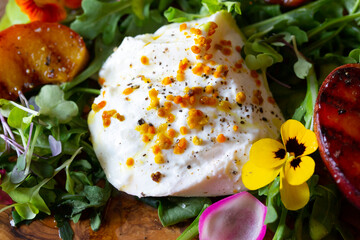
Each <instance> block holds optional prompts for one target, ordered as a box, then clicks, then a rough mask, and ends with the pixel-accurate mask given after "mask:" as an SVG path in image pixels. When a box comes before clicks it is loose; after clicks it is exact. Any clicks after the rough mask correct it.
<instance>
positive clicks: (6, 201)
mask: <svg viewBox="0 0 360 240" xmlns="http://www.w3.org/2000/svg"><path fill="white" fill-rule="evenodd" d="M5 175H6V171H5V169H0V184H1V182H2V179H4V177H5ZM13 203H14V201H13V200H12V199H11V197H10V196H9V195H8V194H7V193H6V192H4V191H3V190H1V189H0V204H3V205H11V204H13Z"/></svg>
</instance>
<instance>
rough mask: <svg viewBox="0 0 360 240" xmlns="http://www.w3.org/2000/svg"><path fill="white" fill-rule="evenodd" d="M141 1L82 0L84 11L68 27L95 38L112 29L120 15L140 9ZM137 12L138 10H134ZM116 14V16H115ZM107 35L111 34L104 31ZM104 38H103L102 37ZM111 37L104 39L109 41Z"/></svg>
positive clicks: (86, 36) (82, 34) (87, 36)
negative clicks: (107, 0) (106, 0)
mask: <svg viewBox="0 0 360 240" xmlns="http://www.w3.org/2000/svg"><path fill="white" fill-rule="evenodd" d="M141 4H142V1H135V0H121V1H117V2H102V1H98V0H83V2H82V7H83V10H84V13H83V14H82V15H81V16H78V17H76V20H75V21H74V22H73V23H72V24H71V25H70V27H71V28H72V29H73V30H74V31H76V32H77V33H79V34H80V35H81V36H83V37H85V38H88V39H95V38H96V37H97V36H99V35H100V34H102V33H104V32H106V31H109V29H111V30H112V29H114V25H116V24H117V21H116V20H117V19H119V18H120V17H121V16H122V15H124V14H128V13H131V12H132V9H140V8H142V7H141ZM136 12H137V13H138V14H139V11H136ZM116 16H117V17H116ZM105 35H107V36H112V34H109V33H105ZM104 40H105V39H104ZM112 40H113V39H111V38H109V39H106V40H105V42H107V43H110V42H112Z"/></svg>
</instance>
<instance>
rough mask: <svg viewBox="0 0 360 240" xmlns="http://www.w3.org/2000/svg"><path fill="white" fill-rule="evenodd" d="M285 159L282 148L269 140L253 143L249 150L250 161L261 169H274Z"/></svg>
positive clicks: (284, 152) (278, 143) (277, 143)
mask: <svg viewBox="0 0 360 240" xmlns="http://www.w3.org/2000/svg"><path fill="white" fill-rule="evenodd" d="M285 159H286V150H285V148H284V146H283V145H282V144H281V143H280V142H278V141H276V140H274V139H271V138H263V139H261V140H259V141H257V142H255V143H254V144H253V145H252V146H251V149H250V161H251V162H253V163H254V164H256V165H257V166H258V167H262V168H276V167H279V166H280V165H282V164H283V163H284V162H285Z"/></svg>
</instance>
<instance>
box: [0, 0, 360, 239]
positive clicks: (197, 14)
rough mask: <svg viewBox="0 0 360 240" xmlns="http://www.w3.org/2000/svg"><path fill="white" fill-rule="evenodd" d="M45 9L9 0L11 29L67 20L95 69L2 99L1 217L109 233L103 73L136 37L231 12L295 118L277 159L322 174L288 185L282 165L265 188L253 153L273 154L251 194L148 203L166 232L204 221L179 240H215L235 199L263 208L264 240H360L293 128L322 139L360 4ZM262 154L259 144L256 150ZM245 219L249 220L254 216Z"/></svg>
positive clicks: (6, 20) (193, 0)
mask: <svg viewBox="0 0 360 240" xmlns="http://www.w3.org/2000/svg"><path fill="white" fill-rule="evenodd" d="M38 2H40V1H37V0H27V1H22V0H9V2H8V4H7V7H6V12H5V15H4V16H3V17H2V20H1V22H0V30H4V29H6V28H8V27H10V26H12V25H14V24H20V23H24V24H25V23H29V22H31V21H39V20H40V21H47V22H49V21H55V22H60V23H61V24H63V25H65V26H68V27H70V28H71V29H72V30H73V31H75V32H76V33H78V34H79V35H80V36H81V37H83V39H84V42H85V44H86V47H87V49H88V50H89V56H90V60H89V63H88V64H87V65H86V66H85V67H84V68H83V70H81V71H79V72H78V74H76V76H74V78H73V79H72V81H69V82H64V83H61V84H41V85H39V86H36V87H35V88H33V89H31V90H30V91H25V92H19V93H18V100H15V99H11V100H9V99H4V98H3V99H0V113H1V114H0V120H1V125H0V136H1V138H0V174H1V185H0V187H1V192H0V200H1V202H0V203H1V204H4V205H5V206H4V207H3V208H2V210H0V211H6V210H8V209H11V214H12V219H13V221H12V224H13V225H14V226H20V225H21V224H24V223H29V222H31V221H34V220H38V219H43V218H45V217H46V216H48V215H53V216H54V217H55V220H56V223H57V227H58V228H59V233H60V237H61V238H63V239H72V238H73V236H74V235H73V230H72V229H71V227H70V223H69V222H70V221H73V222H74V223H77V222H79V220H80V219H83V218H90V223H91V228H92V229H93V230H94V231H98V230H99V229H100V228H101V221H102V216H103V214H104V209H105V208H106V205H107V203H108V201H109V199H110V198H111V196H114V195H117V194H118V191H117V190H116V189H114V188H113V187H112V186H111V185H110V184H109V183H108V181H107V179H106V177H105V174H104V171H103V169H102V168H101V166H100V164H99V162H98V159H97V157H96V155H95V152H94V149H93V147H92V144H91V142H90V141H89V137H90V136H89V131H88V125H87V121H86V118H87V114H88V113H89V111H90V108H91V107H92V102H93V99H94V97H96V96H98V95H99V94H100V85H99V83H98V75H97V74H98V71H99V70H100V68H101V67H102V65H103V63H104V62H105V60H106V59H107V58H108V57H109V56H110V54H111V53H113V51H114V48H116V47H118V46H119V45H120V44H121V42H122V40H123V39H124V37H126V36H136V35H139V34H144V33H152V32H154V31H156V30H157V29H158V28H160V27H161V26H163V25H165V24H168V23H173V22H177V23H182V22H186V21H191V20H195V19H199V18H202V17H206V16H209V15H211V14H214V13H216V12H218V11H226V12H229V13H230V14H231V15H232V17H233V18H234V19H235V20H236V23H237V25H238V27H239V28H240V29H241V31H242V32H243V34H244V35H245V37H246V38H247V39H246V42H245V44H244V46H243V47H242V49H241V52H240V53H241V56H242V58H243V59H244V62H245V63H246V65H247V67H248V68H249V69H251V70H253V71H254V72H256V73H257V74H262V75H263V76H266V78H267V82H268V85H269V88H270V89H271V91H272V94H273V97H274V98H275V100H276V102H277V104H278V105H279V107H280V109H281V111H282V113H283V115H284V117H285V119H287V120H289V121H287V122H285V123H284V125H283V127H282V130H281V132H282V137H283V141H284V142H283V143H280V142H278V141H276V142H277V143H276V144H280V145H277V146H278V147H279V149H282V150H281V151H280V150H279V151H278V152H277V155H276V156H277V157H278V158H280V159H281V160H284V162H283V163H282V164H284V169H285V168H286V167H285V163H288V162H289V163H290V164H292V165H291V166H293V167H294V170H295V169H296V168H297V167H299V166H300V167H301V166H302V165H300V162H301V161H303V162H305V160H308V163H307V165H306V166H310V167H309V168H311V169H314V168H315V164H316V166H318V167H317V168H316V171H315V173H314V170H309V171H308V170H304V174H303V175H302V176H301V177H294V178H291V179H290V178H289V179H286V181H285V180H284V179H285V177H283V176H282V173H280V176H278V175H279V172H280V170H279V169H278V168H279V166H278V165H277V166H276V167H277V169H278V170H279V171H278V172H275V173H274V172H272V173H271V176H272V177H271V178H268V179H267V182H261V181H260V180H259V181H258V180H254V179H255V178H257V176H256V177H252V176H249V173H250V172H252V171H253V170H254V169H255V168H254V165H251V164H252V163H253V160H252V156H253V159H256V158H260V157H261V156H260V157H255V156H256V152H259V151H255V150H253V152H255V153H254V154H252V153H251V151H250V161H249V164H248V165H245V166H246V168H245V167H244V169H243V173H242V175H243V181H244V183H245V186H247V188H248V189H250V191H249V193H251V195H250V194H249V195H250V196H249V195H248V194H239V195H233V196H232V197H230V198H231V199H227V198H224V197H219V198H208V197H193V198H186V197H156V198H155V197H145V198H141V199H140V201H143V202H145V203H147V204H149V205H150V206H153V207H154V208H157V209H158V216H159V219H160V221H161V223H162V225H163V226H171V225H175V224H178V223H181V222H184V221H192V220H194V221H193V222H192V223H191V224H190V225H189V227H188V228H187V229H186V230H185V231H184V232H183V234H181V235H180V236H179V237H178V239H180V240H185V239H193V238H194V237H197V236H198V234H199V230H200V237H201V238H202V239H206V237H205V236H206V234H207V232H208V230H209V227H207V225H206V224H209V223H208V222H211V221H210V220H211V219H210V218H211V216H216V214H220V216H223V217H225V216H224V215H221V214H224V212H226V211H224V209H226V206H229V205H230V204H231V203H233V202H235V203H236V204H233V205H234V206H235V208H236V209H237V208H239V207H238V206H242V203H243V201H245V202H246V203H247V205H248V206H253V207H252V208H251V211H250V213H249V216H250V217H254V218H256V219H257V221H259V222H260V224H259V226H258V228H257V229H255V227H254V226H252V225H246V227H245V229H250V230H254V234H255V232H256V231H255V230H258V233H257V234H258V235H257V236H252V237H254V238H256V237H259V238H261V237H264V234H265V229H266V228H267V231H268V236H269V238H271V237H272V238H273V239H322V238H328V239H353V238H354V235H353V232H352V231H351V230H350V231H349V229H351V228H352V227H353V226H351V225H348V224H346V223H344V222H342V221H341V220H340V219H339V216H340V213H341V205H342V204H345V205H346V204H349V203H348V202H346V199H344V197H343V196H342V194H341V193H340V191H339V190H338V188H337V186H336V184H335V183H333V182H332V181H331V180H330V181H328V180H327V179H328V173H327V172H326V171H321V169H322V167H321V166H322V163H321V158H320V156H319V154H318V151H316V149H317V142H316V140H315V141H313V140H309V141H307V142H300V143H298V145H302V146H303V147H304V148H305V149H310V150H305V149H304V150H302V152H301V154H297V153H296V154H295V156H292V155H291V152H294V151H296V150H294V151H292V150H291V147H290V146H289V144H288V142H289V139H291V137H292V136H291V134H288V133H287V132H286V129H293V128H296V129H297V130H298V129H300V130H299V132H304V135H305V134H306V135H311V136H313V135H312V134H313V133H312V130H313V128H314V127H313V126H314V119H313V116H314V108H315V104H316V98H317V95H318V90H319V86H320V85H321V83H322V82H323V81H324V79H325V78H326V76H327V75H328V74H329V73H330V72H331V71H332V70H333V69H334V68H336V67H338V66H340V65H343V64H348V63H354V64H355V63H359V62H360V26H359V24H360V7H359V5H360V0H341V1H334V0H316V1H311V2H302V1H289V2H287V1H284V2H282V1H279V2H278V1H276V2H275V3H274V2H272V1H270V3H269V2H268V1H263V0H254V1H221V0H190V1H185V0H174V1H172V0H160V1H153V0H138V1H136V0H120V1H113V0H82V1H71V0H64V1H48V3H46V1H41V4H39V3H38ZM29 3H30V4H29ZM80 4H81V5H80ZM50 6H51V7H50ZM29 9H30V10H29ZM0 93H1V91H0ZM283 129H284V131H283ZM289 131H290V130H289ZM310 132H311V133H310ZM295 137H296V136H295ZM295 139H296V138H295ZM309 139H314V137H309ZM260 141H261V140H260ZM260 141H259V142H260ZM274 141H275V140H274ZM269 144H270V145H271V144H272V145H271V146H273V145H274V143H273V142H271V143H269ZM260 145H261V144H260V143H259V144H254V145H253V149H255V148H256V149H258V148H257V147H258V146H260ZM262 146H263V145H261V146H260V149H261V147H262ZM286 151H287V152H289V155H286V154H287V152H286ZM251 154H252V156H251ZM305 155H308V156H305ZM285 156H292V157H291V158H290V157H289V158H286V159H285ZM305 157H306V158H305ZM300 158H301V160H299V159H300ZM289 159H290V160H289ZM310 159H311V160H310ZM312 159H314V160H315V161H313V160H312ZM254 161H255V160H254ZM313 163H314V164H313ZM294 164H295V165H294ZM249 169H251V171H250V170H249ZM259 171H260V170H259ZM281 171H282V170H281ZM284 171H286V170H284ZM247 174H248V175H247ZM319 174H320V175H319ZM305 175H306V176H305ZM244 176H245V178H244ZM246 176H247V177H246ZM304 176H305V177H304ZM284 184H288V185H289V186H288V189H294V188H292V187H293V186H294V185H296V186H297V187H298V186H302V189H299V188H296V191H292V190H289V192H290V191H292V192H291V194H288V193H287V192H284V191H285V190H286V187H284ZM304 189H305V190H304ZM304 192H305V193H304ZM298 193H302V194H298ZM299 195H301V196H299ZM253 197H255V198H253ZM220 198H221V199H222V198H224V199H222V200H220ZM256 199H258V200H259V201H258V200H256ZM219 200H220V201H219ZM261 202H262V203H261ZM214 203H215V204H216V205H215V204H214ZM262 204H264V205H265V206H266V207H265V206H264V205H262ZM209 206H210V207H209ZM208 207H209V208H208ZM207 208H208V209H209V210H207ZM259 209H260V210H259ZM237 210H239V212H240V213H241V211H242V210H243V209H237ZM202 213H204V214H202ZM252 213H253V214H252ZM217 216H219V215H217ZM209 219H210V220H209ZM264 225H266V227H265V228H264ZM358 230H359V229H358ZM227 231H234V229H229V230H227ZM210 235H211V234H210Z"/></svg>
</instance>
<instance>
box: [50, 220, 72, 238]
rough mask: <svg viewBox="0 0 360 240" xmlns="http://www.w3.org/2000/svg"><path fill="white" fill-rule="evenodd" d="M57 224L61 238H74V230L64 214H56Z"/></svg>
mask: <svg viewBox="0 0 360 240" xmlns="http://www.w3.org/2000/svg"><path fill="white" fill-rule="evenodd" d="M55 221H56V226H57V227H58V228H59V235H60V238H61V239H63V240H72V239H73V236H74V232H73V230H72V229H71V226H70V224H69V221H68V220H66V219H65V218H64V216H63V215H59V214H55Z"/></svg>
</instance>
